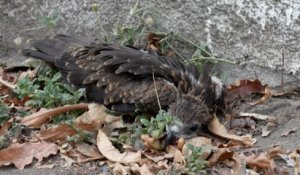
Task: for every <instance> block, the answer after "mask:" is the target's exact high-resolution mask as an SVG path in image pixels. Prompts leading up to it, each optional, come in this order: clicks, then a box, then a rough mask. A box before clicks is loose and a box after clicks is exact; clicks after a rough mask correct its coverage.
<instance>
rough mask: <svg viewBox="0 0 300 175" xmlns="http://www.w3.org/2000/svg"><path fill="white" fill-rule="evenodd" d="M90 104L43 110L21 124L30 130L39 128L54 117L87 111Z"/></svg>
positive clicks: (23, 120)
mask: <svg viewBox="0 0 300 175" xmlns="http://www.w3.org/2000/svg"><path fill="white" fill-rule="evenodd" d="M87 108H88V104H85V103H81V104H75V105H66V106H62V107H57V108H54V109H41V110H40V111H39V112H36V113H33V114H31V115H29V116H26V117H24V118H23V119H22V121H21V124H23V125H26V126H28V127H30V128H39V127H41V126H42V125H43V124H45V123H47V122H48V121H50V120H51V118H52V117H54V116H56V115H58V114H62V113H65V112H68V111H72V110H80V109H87Z"/></svg>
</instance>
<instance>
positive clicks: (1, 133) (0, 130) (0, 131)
mask: <svg viewBox="0 0 300 175" xmlns="http://www.w3.org/2000/svg"><path fill="white" fill-rule="evenodd" d="M13 121H14V118H12V119H9V120H7V121H5V122H3V123H2V125H1V128H0V136H4V135H5V134H6V132H7V131H8V130H9V128H10V127H11V125H12V123H13Z"/></svg>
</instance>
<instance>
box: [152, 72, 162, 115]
mask: <svg viewBox="0 0 300 175" xmlns="http://www.w3.org/2000/svg"><path fill="white" fill-rule="evenodd" d="M152 78H153V83H154V89H155V94H156V98H157V103H158V107H159V110H161V105H160V101H159V96H158V92H157V87H156V81H155V77H154V72H152Z"/></svg>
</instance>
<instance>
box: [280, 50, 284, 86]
mask: <svg viewBox="0 0 300 175" xmlns="http://www.w3.org/2000/svg"><path fill="white" fill-rule="evenodd" d="M281 61H282V64H281V89H282V91H283V84H284V80H283V73H284V52H283V50H281Z"/></svg>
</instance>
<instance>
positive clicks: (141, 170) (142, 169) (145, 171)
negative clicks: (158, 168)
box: [131, 163, 153, 175]
mask: <svg viewBox="0 0 300 175" xmlns="http://www.w3.org/2000/svg"><path fill="white" fill-rule="evenodd" d="M131 170H132V171H133V172H135V173H138V174H141V175H153V173H152V172H151V171H150V170H149V167H148V165H146V164H144V165H142V166H139V165H138V164H137V163H134V164H133V165H131Z"/></svg>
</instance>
